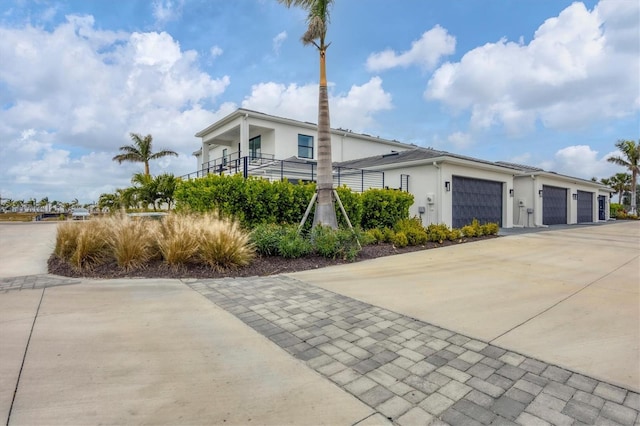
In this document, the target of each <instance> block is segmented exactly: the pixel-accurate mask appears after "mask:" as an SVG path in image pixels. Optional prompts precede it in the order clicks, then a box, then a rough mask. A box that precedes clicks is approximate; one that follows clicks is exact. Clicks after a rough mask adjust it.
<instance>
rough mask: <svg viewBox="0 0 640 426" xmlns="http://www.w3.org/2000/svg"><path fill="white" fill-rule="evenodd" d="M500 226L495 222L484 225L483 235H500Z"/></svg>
mask: <svg viewBox="0 0 640 426" xmlns="http://www.w3.org/2000/svg"><path fill="white" fill-rule="evenodd" d="M498 232H500V226H499V225H498V224H497V223H495V222H489V223H485V224H484V225H482V235H498Z"/></svg>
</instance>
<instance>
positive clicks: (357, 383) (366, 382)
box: [344, 376, 378, 396]
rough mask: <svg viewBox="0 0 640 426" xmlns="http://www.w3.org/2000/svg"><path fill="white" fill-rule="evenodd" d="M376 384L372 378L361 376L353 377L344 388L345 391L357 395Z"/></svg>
mask: <svg viewBox="0 0 640 426" xmlns="http://www.w3.org/2000/svg"><path fill="white" fill-rule="evenodd" d="M377 385H378V384H377V383H376V382H374V381H373V380H371V379H370V378H368V377H366V376H361V377H359V378H357V379H355V380H354V381H352V382H350V383H349V384H347V385H345V386H344V388H345V389H346V390H347V391H349V392H351V393H352V394H354V395H356V396H359V395H362V394H363V393H365V392H367V391H368V390H370V389H373V388H374V387H376V386H377Z"/></svg>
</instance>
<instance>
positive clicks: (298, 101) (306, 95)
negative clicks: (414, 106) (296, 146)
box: [242, 77, 393, 131]
mask: <svg viewBox="0 0 640 426" xmlns="http://www.w3.org/2000/svg"><path fill="white" fill-rule="evenodd" d="M242 107H243V108H249V109H253V110H257V111H262V112H265V113H268V114H273V115H278V116H282V117H287V118H293V119H296V120H301V121H309V122H312V123H316V122H317V121H318V84H317V83H310V84H307V85H304V86H298V85H296V84H289V85H285V84H280V83H274V82H268V83H260V84H257V85H255V86H253V87H252V91H251V94H250V95H249V96H247V97H246V98H245V99H244V100H243V101H242ZM329 108H330V113H331V126H332V127H334V128H335V127H345V128H347V127H348V128H349V129H352V130H354V131H362V130H363V129H365V128H367V127H370V126H372V125H374V119H373V115H374V114H375V113H377V112H379V111H384V110H389V109H391V108H393V104H392V102H391V95H390V94H389V93H387V92H385V91H384V89H383V88H382V79H380V78H379V77H373V78H371V80H369V81H368V82H367V83H364V84H363V85H361V86H356V85H354V86H352V87H351V89H350V90H349V92H347V93H340V94H331V93H330V95H329Z"/></svg>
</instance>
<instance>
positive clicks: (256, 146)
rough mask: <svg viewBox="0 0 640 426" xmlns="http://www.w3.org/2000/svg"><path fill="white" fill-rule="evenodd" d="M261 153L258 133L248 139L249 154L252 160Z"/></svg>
mask: <svg viewBox="0 0 640 426" xmlns="http://www.w3.org/2000/svg"><path fill="white" fill-rule="evenodd" d="M261 155H262V151H261V143H260V135H258V136H256V137H255V138H251V139H249V156H250V157H251V159H252V160H253V159H254V158H259V157H260V156H261Z"/></svg>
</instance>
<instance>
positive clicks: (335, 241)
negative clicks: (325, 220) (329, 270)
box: [311, 225, 360, 260]
mask: <svg viewBox="0 0 640 426" xmlns="http://www.w3.org/2000/svg"><path fill="white" fill-rule="evenodd" d="M311 241H312V242H313V247H314V249H315V251H316V252H317V253H318V254H319V255H320V256H322V257H326V258H328V259H345V260H353V259H355V258H356V257H357V255H358V253H359V252H360V247H359V245H358V240H357V235H356V234H354V233H353V232H351V230H349V229H331V228H330V227H328V226H322V225H320V226H316V227H314V228H313V230H312V231H311Z"/></svg>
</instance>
